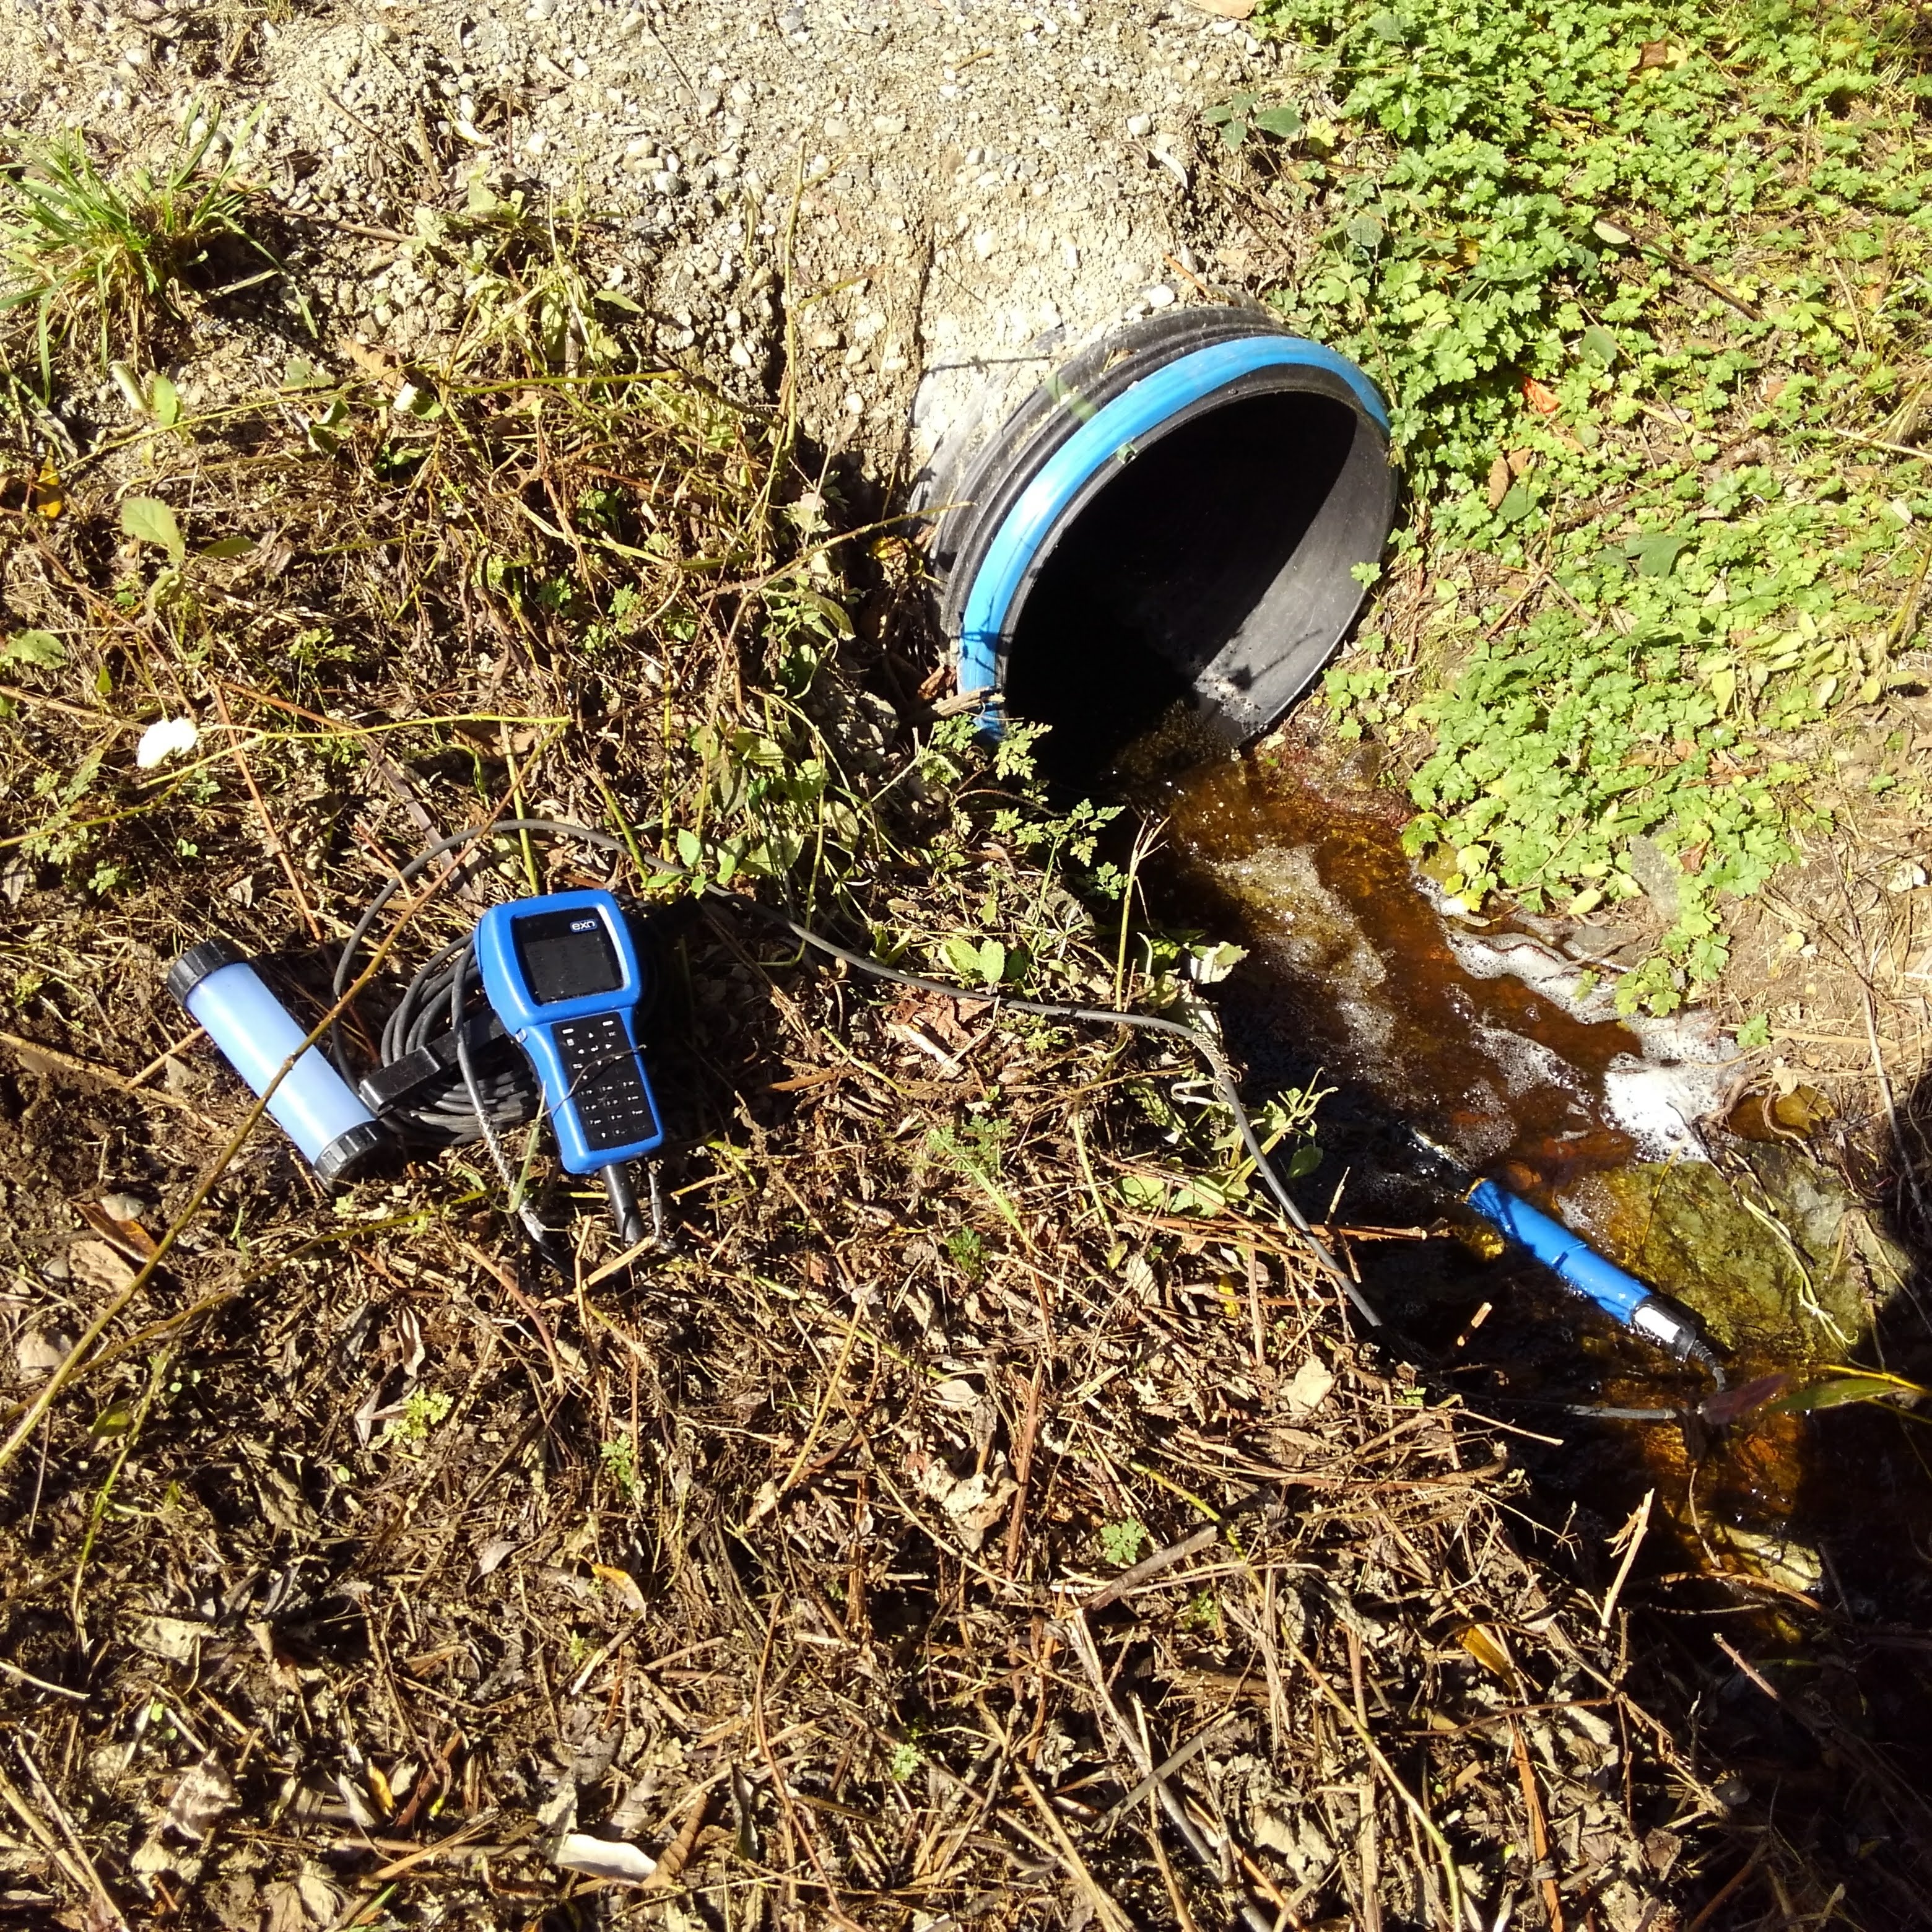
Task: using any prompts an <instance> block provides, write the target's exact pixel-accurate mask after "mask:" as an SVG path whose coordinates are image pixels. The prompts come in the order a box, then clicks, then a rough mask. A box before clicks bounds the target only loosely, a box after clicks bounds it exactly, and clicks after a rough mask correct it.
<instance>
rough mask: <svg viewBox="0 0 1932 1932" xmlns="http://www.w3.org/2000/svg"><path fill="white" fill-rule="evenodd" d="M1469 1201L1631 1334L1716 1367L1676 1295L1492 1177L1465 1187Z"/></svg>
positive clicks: (1709, 1366) (1695, 1324) (1693, 1322)
mask: <svg viewBox="0 0 1932 1932" xmlns="http://www.w3.org/2000/svg"><path fill="white" fill-rule="evenodd" d="M1469 1205H1470V1206H1471V1207H1472V1208H1474V1209H1475V1211H1476V1212H1477V1213H1478V1214H1480V1215H1481V1216H1482V1217H1483V1219H1484V1220H1486V1221H1487V1222H1488V1223H1490V1225H1491V1226H1493V1227H1494V1228H1495V1229H1497V1230H1498V1232H1500V1233H1501V1234H1502V1235H1504V1236H1505V1238H1507V1239H1508V1240H1510V1241H1514V1243H1515V1244H1517V1247H1520V1248H1525V1249H1527V1250H1529V1253H1531V1254H1532V1255H1534V1256H1535V1257H1536V1259H1538V1261H1540V1262H1542V1264H1543V1265H1544V1267H1545V1268H1548V1269H1549V1270H1550V1272H1551V1273H1552V1274H1553V1275H1555V1276H1556V1278H1557V1280H1559V1281H1560V1282H1562V1284H1563V1286H1565V1288H1567V1289H1569V1290H1570V1291H1571V1292H1572V1293H1573V1294H1576V1295H1582V1296H1583V1298H1585V1299H1586V1301H1594V1302H1595V1304H1597V1306H1598V1307H1599V1308H1601V1310H1603V1311H1604V1313H1605V1314H1606V1315H1607V1316H1610V1318H1611V1319H1612V1320H1613V1321H1616V1322H1622V1324H1623V1325H1624V1326H1625V1328H1628V1329H1629V1330H1630V1331H1631V1333H1632V1334H1637V1335H1642V1336H1644V1337H1647V1338H1648V1339H1649V1340H1651V1341H1653V1342H1655V1343H1657V1344H1658V1346H1659V1347H1660V1348H1663V1349H1668V1350H1669V1351H1670V1353H1671V1354H1672V1355H1675V1356H1676V1358H1677V1359H1678V1360H1679V1361H1685V1360H1686V1359H1688V1360H1691V1361H1697V1362H1700V1363H1702V1364H1703V1365H1704V1366H1705V1367H1706V1368H1708V1369H1710V1370H1712V1371H1713V1372H1715V1370H1716V1369H1717V1358H1715V1356H1714V1355H1712V1352H1711V1350H1710V1348H1709V1345H1708V1344H1707V1343H1706V1342H1705V1340H1704V1339H1703V1337H1702V1336H1701V1335H1700V1334H1698V1332H1697V1322H1695V1320H1694V1319H1693V1318H1692V1317H1691V1315H1690V1314H1689V1313H1688V1312H1687V1311H1686V1310H1684V1309H1682V1308H1679V1307H1678V1306H1677V1304H1676V1303H1675V1302H1674V1301H1669V1300H1667V1299H1666V1298H1665V1297H1664V1296H1663V1295H1658V1294H1656V1293H1655V1292H1653V1291H1652V1290H1651V1289H1648V1288H1646V1286H1644V1285H1643V1283H1642V1282H1640V1281H1639V1280H1637V1277H1636V1276H1635V1275H1633V1274H1625V1272H1624V1271H1623V1270H1622V1268H1619V1267H1618V1266H1617V1265H1616V1263H1615V1262H1609V1261H1606V1260H1605V1259H1604V1257H1603V1256H1601V1255H1600V1254H1598V1253H1597V1251H1596V1250H1595V1249H1594V1248H1593V1247H1591V1246H1590V1244H1589V1242H1587V1241H1585V1240H1584V1238H1583V1236H1582V1235H1578V1234H1573V1233H1572V1232H1571V1230H1570V1229H1568V1228H1566V1227H1565V1226H1564V1225H1563V1224H1562V1222H1560V1221H1553V1220H1551V1219H1550V1217H1549V1216H1548V1215H1547V1214H1544V1213H1543V1212H1542V1211H1541V1209H1539V1208H1532V1206H1531V1205H1529V1202H1527V1201H1525V1200H1523V1199H1522V1198H1521V1197H1520V1196H1518V1195H1514V1194H1511V1193H1508V1192H1507V1191H1506V1190H1505V1189H1502V1188H1500V1187H1498V1186H1497V1185H1496V1183H1495V1182H1494V1181H1479V1182H1478V1184H1477V1185H1476V1186H1475V1187H1472V1189H1470V1190H1469Z"/></svg>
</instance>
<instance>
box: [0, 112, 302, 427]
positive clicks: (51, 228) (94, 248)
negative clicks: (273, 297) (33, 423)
mask: <svg viewBox="0 0 1932 1932" xmlns="http://www.w3.org/2000/svg"><path fill="white" fill-rule="evenodd" d="M253 125H254V123H253V121H252V120H251V121H249V122H248V123H246V124H244V126H243V127H242V129H241V130H240V132H239V133H238V134H237V135H236V137H235V139H233V141H232V142H224V141H223V139H222V136H221V120H220V112H219V110H217V109H216V108H214V107H208V108H205V109H204V108H199V107H197V108H195V109H193V110H190V115H189V121H188V126H187V130H186V131H184V133H183V135H182V136H181V139H180V141H179V142H178V143H177V145H176V147H175V152H174V154H172V156H171V157H170V158H169V160H168V161H167V162H166V163H165V165H163V166H162V167H160V169H157V170H154V171H150V170H149V169H146V168H144V167H130V168H128V169H123V170H121V171H118V172H114V173H111V174H110V173H106V172H103V171H102V169H101V167H100V166H98V164H97V163H96V162H95V159H94V157H93V156H92V154H91V153H90V152H89V150H88V147H87V143H86V137H85V136H83V135H81V134H80V133H72V134H69V135H68V136H65V137H64V138H62V139H58V140H55V141H54V142H51V143H49V145H47V146H46V148H44V149H43V150H42V151H40V152H39V153H38V154H35V155H34V156H33V157H31V159H30V160H28V162H27V163H26V166H24V167H23V168H22V169H20V172H18V173H17V175H15V176H14V177H13V181H12V182H11V184H10V187H9V189H8V191H7V198H6V207H5V213H4V215H0V313H5V312H6V311H11V310H17V309H22V308H27V309H31V311H33V314H34V321H35V335H36V338H37V353H38V359H39V362H40V378H41V388H42V392H43V394H47V393H50V392H51V389H52V380H53V373H52V357H53V351H54V348H55V345H56V344H58V345H60V346H62V347H66V348H68V349H74V348H76V347H78V345H79V344H80V341H81V338H82V337H83V335H85V334H91V335H92V336H93V337H94V338H95V344H96V347H97V349H98V354H99V357H100V361H101V366H102V368H107V366H108V365H110V363H111V362H113V361H115V359H116V355H115V352H116V348H117V345H118V347H120V348H121V350H124V353H125V355H126V357H127V359H128V360H129V361H130V362H136V363H138V362H139V361H140V360H141V359H142V350H143V349H144V347H145V344H146V343H147V342H148V339H149V338H150V337H151V335H152V333H153V331H154V327H155V326H156V324H157V323H158V322H160V321H161V320H163V319H178V317H179V314H180V302H181V295H182V291H183V289H184V287H185V286H186V285H187V283H188V282H189V281H190V279H191V278H192V276H193V272H194V271H195V270H196V269H197V268H199V267H200V266H202V264H204V263H205V262H206V261H207V260H208V254H209V251H211V249H212V248H214V247H215V246H216V245H217V244H218V243H220V242H223V241H232V242H235V243H236V244H238V245H240V246H242V247H243V248H246V249H248V250H249V251H251V252H252V253H254V254H255V255H257V256H258V257H260V259H261V260H263V261H264V262H266V263H268V265H269V267H270V268H272V269H277V268H279V267H280V266H281V265H280V264H279V263H278V262H277V261H276V260H275V257H273V256H272V254H269V251H268V250H267V249H266V248H264V247H263V245H261V243H260V242H258V241H257V240H256V239H254V236H251V234H250V233H248V229H247V227H246V226H245V224H244V220H243V217H244V215H245V212H246V210H247V205H248V204H247V195H246V192H245V190H244V189H243V187H242V185H241V184H240V182H239V180H238V178H237V176H236V155H237V154H238V152H239V150H240V148H241V147H242V145H243V143H244V142H245V141H246V139H247V137H248V133H249V132H250V130H251V128H252V127H253ZM204 164H205V165H204ZM170 388H171V386H170ZM165 395H166V392H162V395H160V396H157V399H156V400H157V404H163V406H164V399H165Z"/></svg>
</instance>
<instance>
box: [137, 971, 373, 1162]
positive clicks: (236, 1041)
mask: <svg viewBox="0 0 1932 1932" xmlns="http://www.w3.org/2000/svg"><path fill="white" fill-rule="evenodd" d="M168 990H169V992H171V993H172V994H173V995H174V996H175V998H176V999H178V1001H180V1002H181V1004H182V1005H183V1006H184V1007H186V1008H187V1010H188V1012H189V1013H190V1015H192V1016H193V1018H194V1019H196V1020H198V1021H199V1022H200V1023H201V1025H202V1028H204V1029H205V1031H206V1032H207V1034H208V1038H209V1039H210V1040H213V1041H214V1043H215V1045H216V1046H217V1047H219V1048H220V1049H221V1053H222V1057H223V1058H224V1059H225V1060H226V1061H227V1062H228V1064H229V1066H230V1067H233V1068H234V1070H236V1073H239V1074H240V1075H241V1076H242V1079H244V1080H245V1081H246V1082H248V1085H249V1086H250V1087H251V1088H252V1089H253V1090H254V1091H255V1092H256V1093H257V1094H263V1093H266V1092H267V1091H268V1088H269V1083H270V1082H272V1080H273V1079H275V1076H276V1075H277V1074H278V1073H281V1070H282V1067H284V1064H286V1063H287V1061H288V1060H289V1059H290V1057H291V1056H292V1055H299V1056H300V1057H299V1058H297V1059H296V1062H295V1064H294V1065H293V1067H290V1068H289V1070H288V1072H287V1074H286V1075H285V1076H284V1077H283V1079H282V1082H281V1085H280V1086H278V1087H277V1088H276V1089H275V1091H274V1093H272V1094H269V1109H268V1110H269V1113H270V1115H272V1116H273V1117H274V1119H275V1124H277V1126H278V1127H280V1128H281V1130H282V1131H283V1132H284V1133H285V1134H287V1136H288V1137H289V1139H290V1140H292V1141H293V1142H295V1144H296V1146H297V1147H299V1148H300V1149H301V1150H302V1154H303V1157H304V1158H305V1160H307V1161H308V1163H309V1165H310V1166H311V1167H313V1168H314V1169H315V1171H316V1172H317V1174H318V1175H320V1176H321V1178H323V1180H324V1181H335V1180H338V1179H340V1178H341V1177H342V1176H343V1175H345V1174H347V1173H348V1172H350V1170H351V1169H353V1167H354V1166H356V1163H359V1161H361V1160H363V1159H364V1158H365V1157H367V1156H368V1154H371V1153H373V1152H374V1151H375V1150H376V1149H377V1148H379V1147H380V1146H382V1145H383V1144H384V1142H385V1141H386V1139H387V1138H388V1137H387V1136H386V1134H385V1133H383V1129H382V1128H381V1127H380V1126H379V1125H378V1124H377V1120H376V1117H375V1115H373V1114H372V1113H371V1112H370V1111H369V1109H368V1108H367V1107H365V1106H363V1104H362V1102H361V1101H360V1100H358V1099H357V1098H356V1094H355V1092H354V1090H353V1088H350V1085H349V1083H348V1082H347V1081H345V1080H344V1079H343V1077H342V1076H341V1074H339V1073H337V1072H336V1070H335V1068H334V1067H332V1066H331V1065H330V1064H329V1061H328V1060H327V1058H326V1057H325V1056H324V1055H323V1053H322V1052H321V1051H320V1049H317V1048H316V1047H313V1046H311V1047H308V1048H306V1049H305V1048H304V1046H303V1045H302V1042H303V1040H304V1039H305V1037H306V1036H305V1032H304V1030H303V1028H302V1027H301V1026H300V1025H299V1024H298V1023H297V1022H296V1019H295V1017H294V1016H293V1014H291V1013H290V1011H289V1010H288V1009H287V1007H284V1005H283V1004H282V1003H281V1001H279V1000H278V999H277V998H275V995H274V994H273V993H272V992H269V989H268V988H267V987H266V986H265V985H264V984H263V982H262V980H261V977H260V975H259V974H257V972H256V971H255V969H254V967H252V966H251V965H249V964H248V961H247V959H245V957H244V956H242V952H241V950H240V949H239V947H236V946H235V945H234V944H233V943H232V942H231V941H228V940H226V939H209V940H204V941H202V944H200V945H199V946H195V947H190V948H189V950H187V952H186V953H183V954H182V955H181V958H180V959H177V960H176V961H175V963H174V965H172V967H171V968H169V972H168Z"/></svg>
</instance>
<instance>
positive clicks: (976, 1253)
mask: <svg viewBox="0 0 1932 1932" xmlns="http://www.w3.org/2000/svg"><path fill="white" fill-rule="evenodd" d="M946 1253H947V1259H949V1260H950V1261H951V1262H952V1263H953V1266H954V1267H955V1268H957V1269H958V1270H959V1272H960V1273H961V1274H963V1275H964V1276H965V1277H966V1279H967V1280H968V1281H977V1280H979V1279H980V1277H981V1276H982V1275H983V1274H985V1273H986V1236H985V1235H983V1234H981V1233H980V1231H979V1229H977V1228H955V1229H953V1232H952V1233H951V1234H950V1235H947V1238H946Z"/></svg>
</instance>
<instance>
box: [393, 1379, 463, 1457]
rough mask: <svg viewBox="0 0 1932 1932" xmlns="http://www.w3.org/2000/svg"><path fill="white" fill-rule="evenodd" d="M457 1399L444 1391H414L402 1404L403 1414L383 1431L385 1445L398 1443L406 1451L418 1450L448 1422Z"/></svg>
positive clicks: (396, 1417) (394, 1417) (395, 1418)
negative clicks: (434, 1432)
mask: <svg viewBox="0 0 1932 1932" xmlns="http://www.w3.org/2000/svg"><path fill="white" fill-rule="evenodd" d="M455 1406H456V1403H455V1399H454V1398H453V1397H450V1396H448V1395H446V1394H444V1393H443V1391H442V1390H441V1389H421V1388H419V1389H412V1390H410V1392H409V1394H408V1395H407V1397H404V1402H403V1412H402V1414H401V1415H398V1416H392V1418H390V1420H389V1424H388V1426H387V1427H386V1428H385V1429H384V1430H383V1436H382V1440H383V1443H384V1444H389V1443H392V1442H393V1443H395V1444H397V1445H399V1446H400V1447H401V1448H405V1449H419V1448H422V1445H423V1444H425V1442H428V1440H429V1439H430V1433H431V1430H434V1429H437V1428H438V1427H440V1426H441V1425H442V1424H444V1423H445V1422H447V1421H449V1412H450V1411H451V1410H452V1409H454V1408H455Z"/></svg>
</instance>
